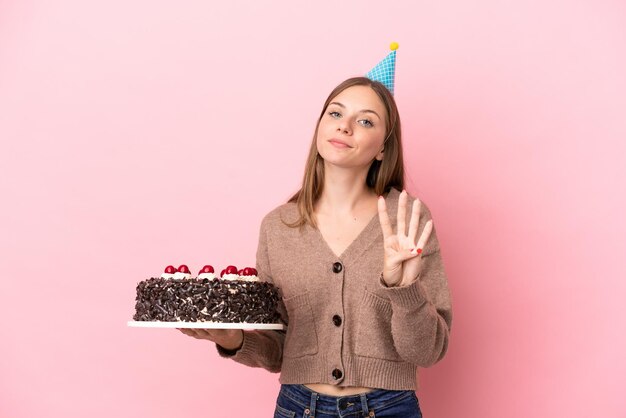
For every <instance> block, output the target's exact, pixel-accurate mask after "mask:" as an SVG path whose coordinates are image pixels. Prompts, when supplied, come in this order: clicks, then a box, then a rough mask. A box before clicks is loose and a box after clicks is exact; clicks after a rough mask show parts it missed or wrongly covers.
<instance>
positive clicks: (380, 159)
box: [376, 148, 385, 161]
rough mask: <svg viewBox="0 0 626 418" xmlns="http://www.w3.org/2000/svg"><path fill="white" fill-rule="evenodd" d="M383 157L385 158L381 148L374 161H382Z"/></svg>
mask: <svg viewBox="0 0 626 418" xmlns="http://www.w3.org/2000/svg"><path fill="white" fill-rule="evenodd" d="M384 156H385V149H384V148H382V149H381V150H380V152H379V153H378V154H376V159H377V160H378V161H382V160H383V157H384Z"/></svg>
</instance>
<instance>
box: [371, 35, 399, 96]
mask: <svg viewBox="0 0 626 418" xmlns="http://www.w3.org/2000/svg"><path fill="white" fill-rule="evenodd" d="M398 46H399V45H398V43H397V42H392V43H391V45H390V47H389V48H391V52H390V53H389V54H387V56H386V57H385V58H383V59H382V60H381V61H380V62H379V63H378V64H376V66H375V67H374V68H372V69H371V70H370V71H369V72H368V73H367V74H365V77H367V78H369V79H370V80H375V81H380V82H381V83H383V84H384V86H385V87H387V90H389V91H390V92H391V94H393V84H394V79H395V73H396V49H398Z"/></svg>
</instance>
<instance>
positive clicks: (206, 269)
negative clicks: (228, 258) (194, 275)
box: [198, 264, 215, 274]
mask: <svg viewBox="0 0 626 418" xmlns="http://www.w3.org/2000/svg"><path fill="white" fill-rule="evenodd" d="M202 273H215V269H214V268H213V266H210V265H208V264H207V265H206V266H204V267H202V270H200V273H198V274H202Z"/></svg>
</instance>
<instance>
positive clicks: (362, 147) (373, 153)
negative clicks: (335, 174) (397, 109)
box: [316, 86, 387, 168]
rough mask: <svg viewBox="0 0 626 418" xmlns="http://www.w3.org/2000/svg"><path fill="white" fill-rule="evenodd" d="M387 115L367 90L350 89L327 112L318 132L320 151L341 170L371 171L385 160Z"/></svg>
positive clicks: (318, 148)
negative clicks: (384, 145) (361, 168)
mask: <svg viewBox="0 0 626 418" xmlns="http://www.w3.org/2000/svg"><path fill="white" fill-rule="evenodd" d="M386 117H387V113H386V111H385V107H384V105H383V103H382V101H381V100H380V99H379V98H378V95H377V94H376V93H375V92H374V90H372V89H371V88H370V87H368V86H352V87H348V88H347V89H345V90H344V91H342V92H341V93H339V95H337V96H336V97H335V98H334V99H332V100H331V102H330V104H329V105H328V107H327V108H326V109H325V111H324V115H323V116H322V119H321V120H320V123H319V126H318V129H317V138H316V142H317V151H318V152H319V153H320V155H321V156H322V158H323V159H324V161H325V162H326V163H327V164H328V163H330V164H334V165H337V166H341V167H346V168H349V167H355V168H356V167H369V166H370V164H371V162H372V161H373V160H374V158H376V159H378V160H382V158H383V153H382V149H383V141H384V138H385V132H386V129H385V119H386Z"/></svg>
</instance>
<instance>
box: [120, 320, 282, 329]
mask: <svg viewBox="0 0 626 418" xmlns="http://www.w3.org/2000/svg"><path fill="white" fill-rule="evenodd" d="M128 326H129V327H140V328H202V329H250V330H254V329H277V330H281V329H286V327H285V326H284V325H283V324H252V323H248V322H209V321H204V322H163V321H128Z"/></svg>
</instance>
